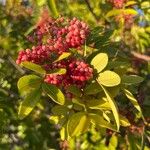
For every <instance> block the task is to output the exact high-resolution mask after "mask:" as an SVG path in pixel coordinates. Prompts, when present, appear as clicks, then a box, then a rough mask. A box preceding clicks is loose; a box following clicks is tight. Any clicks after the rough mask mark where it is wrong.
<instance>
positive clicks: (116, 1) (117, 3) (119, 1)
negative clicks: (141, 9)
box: [109, 0, 127, 9]
mask: <svg viewBox="0 0 150 150" xmlns="http://www.w3.org/2000/svg"><path fill="white" fill-rule="evenodd" d="M109 2H110V3H111V4H112V5H113V7H115V8H117V9H121V8H123V7H124V4H125V3H126V2H127V0H109Z"/></svg>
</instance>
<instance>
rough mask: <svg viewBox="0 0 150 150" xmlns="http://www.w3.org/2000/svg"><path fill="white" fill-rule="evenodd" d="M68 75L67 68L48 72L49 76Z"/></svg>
mask: <svg viewBox="0 0 150 150" xmlns="http://www.w3.org/2000/svg"><path fill="white" fill-rule="evenodd" d="M65 73H66V69H65V68H60V69H54V70H51V71H48V72H47V74H56V75H62V74H65Z"/></svg>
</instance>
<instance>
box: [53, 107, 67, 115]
mask: <svg viewBox="0 0 150 150" xmlns="http://www.w3.org/2000/svg"><path fill="white" fill-rule="evenodd" d="M51 111H52V113H53V114H54V115H58V116H61V115H66V114H67V113H68V111H69V109H68V108H67V107H66V106H60V105H56V106H54V107H53V108H52V109H51Z"/></svg>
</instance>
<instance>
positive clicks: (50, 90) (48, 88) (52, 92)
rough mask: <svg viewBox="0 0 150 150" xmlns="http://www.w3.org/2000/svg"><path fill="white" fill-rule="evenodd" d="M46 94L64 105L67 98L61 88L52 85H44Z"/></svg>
mask: <svg viewBox="0 0 150 150" xmlns="http://www.w3.org/2000/svg"><path fill="white" fill-rule="evenodd" d="M42 88H43V90H44V92H45V93H46V94H47V95H48V96H49V97H50V98H51V99H52V100H53V101H54V102H56V103H57V104H60V105H64V103H65V97H64V94H63V93H62V92H61V90H60V89H59V88H57V87H56V86H54V85H51V84H46V83H43V84H42Z"/></svg>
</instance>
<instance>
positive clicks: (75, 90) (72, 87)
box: [67, 85, 82, 97]
mask: <svg viewBox="0 0 150 150" xmlns="http://www.w3.org/2000/svg"><path fill="white" fill-rule="evenodd" d="M67 90H68V92H70V93H72V94H73V95H75V96H77V97H80V96H81V95H82V91H81V90H80V89H79V88H78V87H77V86H75V85H70V86H69V87H68V88H67Z"/></svg>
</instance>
